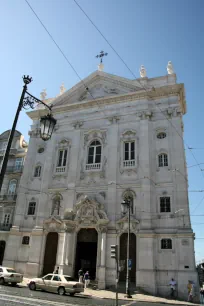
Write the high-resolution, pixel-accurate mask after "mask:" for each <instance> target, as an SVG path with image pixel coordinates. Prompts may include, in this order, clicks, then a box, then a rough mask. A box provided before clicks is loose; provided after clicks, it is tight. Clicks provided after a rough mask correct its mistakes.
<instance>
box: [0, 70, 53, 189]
mask: <svg viewBox="0 0 204 306" xmlns="http://www.w3.org/2000/svg"><path fill="white" fill-rule="evenodd" d="M23 82H24V86H23V91H22V94H21V98H20V101H19V104H18V108H17V111H16V115H15V118H14V121H13V126H12V129H11V131H10V134H9V138H8V143H7V147H6V150H5V153H4V157H3V161H2V167H1V172H0V191H1V188H2V184H3V180H4V175H5V172H6V167H7V163H8V158H9V152H10V149H11V144H12V141H13V137H14V133H15V130H16V125H17V122H18V117H19V114H20V111H21V110H22V108H24V109H28V108H32V109H34V108H35V106H36V104H43V105H44V106H45V107H47V108H48V109H49V114H48V115H47V116H44V117H42V118H41V120H40V136H41V138H42V139H43V140H44V141H46V140H49V139H50V138H51V136H52V132H53V130H54V127H55V124H56V122H57V121H56V119H54V118H53V117H52V115H51V110H52V105H51V106H48V105H47V104H45V103H44V102H43V101H41V100H39V99H37V98H36V97H34V96H32V95H31V94H30V93H29V92H28V91H27V85H28V84H30V83H31V82H32V78H31V77H29V75H27V76H26V75H24V76H23Z"/></svg>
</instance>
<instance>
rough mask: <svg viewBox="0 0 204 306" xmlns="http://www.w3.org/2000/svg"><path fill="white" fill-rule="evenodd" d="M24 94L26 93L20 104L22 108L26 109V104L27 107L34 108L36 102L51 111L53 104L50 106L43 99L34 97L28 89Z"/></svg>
mask: <svg viewBox="0 0 204 306" xmlns="http://www.w3.org/2000/svg"><path fill="white" fill-rule="evenodd" d="M26 94H27V96H26V97H25V98H24V99H23V105H22V106H23V108H24V109H27V106H28V107H29V108H32V109H34V108H35V104H36V103H37V104H43V105H44V106H45V107H47V108H48V109H49V111H50V112H51V110H52V107H53V105H50V106H49V105H47V104H46V103H44V102H43V101H41V100H39V99H38V98H36V97H34V96H33V95H31V94H30V93H29V92H28V91H26Z"/></svg>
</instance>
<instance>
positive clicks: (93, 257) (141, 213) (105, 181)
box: [3, 65, 197, 296]
mask: <svg viewBox="0 0 204 306" xmlns="http://www.w3.org/2000/svg"><path fill="white" fill-rule="evenodd" d="M100 70H101V69H100ZM100 70H98V71H96V72H94V73H92V74H91V75H90V76H88V77H87V78H85V79H84V80H83V82H80V83H78V84H77V85H75V86H74V87H73V88H71V89H70V90H68V91H64V90H62V92H61V94H60V95H59V96H58V97H56V98H55V99H50V100H48V99H47V100H46V99H45V100H44V102H46V103H52V104H53V116H54V117H55V118H56V119H57V125H56V127H55V130H54V132H53V135H52V137H51V140H49V141H47V142H43V140H42V139H41V138H40V136H39V122H38V119H39V116H41V115H44V114H46V109H44V108H42V107H40V108H38V109H36V110H34V111H32V112H29V113H28V116H29V117H30V118H31V119H32V120H33V124H32V127H31V131H30V132H29V134H30V141H29V146H28V152H27V157H26V160H25V164H24V171H23V175H22V178H21V184H20V186H19V194H18V198H17V204H16V211H15V217H14V222H13V226H12V228H11V230H10V235H9V238H8V241H7V245H6V250H5V256H4V263H3V264H4V265H7V266H13V267H15V268H16V269H17V270H18V271H21V272H23V273H24V275H26V276H28V277H33V276H39V275H44V274H46V273H51V272H53V270H54V269H55V268H56V267H57V266H58V267H59V269H60V272H62V273H64V274H68V275H71V276H77V272H78V270H79V269H80V268H83V269H84V271H85V270H89V272H90V276H91V278H92V279H95V280H96V281H97V282H98V287H99V288H105V287H107V286H108V287H110V286H112V285H114V284H115V279H116V269H115V261H114V260H113V259H111V254H110V246H111V245H113V244H118V245H119V253H120V265H121V266H122V267H124V269H122V270H123V271H121V273H120V280H121V281H123V280H125V274H126V270H125V269H126V268H125V267H126V264H125V260H126V248H127V227H128V224H127V214H126V213H124V212H122V209H121V202H122V201H123V199H125V198H127V197H128V198H129V199H130V201H131V220H130V229H131V235H130V258H131V259H132V268H131V271H130V278H131V282H133V283H135V286H137V287H140V288H142V289H144V290H146V291H148V292H150V293H153V294H167V292H169V286H168V284H169V281H170V280H171V278H174V279H175V280H176V281H177V283H178V293H179V295H180V296H182V295H185V294H186V282H187V280H188V279H191V280H194V281H195V282H197V273H196V268H195V258H194V234H193V231H192V228H191V223H190V216H189V203H188V183H187V170H186V162H185V152H184V144H183V138H182V136H183V121H182V117H183V115H184V114H185V113H186V102H185V92H184V85H183V84H177V82H176V75H175V74H174V72H173V70H172V66H171V65H170V68H169V69H168V74H167V75H165V76H162V77H156V78H148V77H146V71H145V68H144V67H142V68H141V71H140V73H141V78H139V79H136V80H129V79H126V78H122V77H118V76H115V75H111V74H108V73H105V72H103V71H100ZM84 84H85V86H84ZM85 87H86V88H85ZM44 98H45V96H44ZM21 186H22V187H21ZM25 190H26V191H25Z"/></svg>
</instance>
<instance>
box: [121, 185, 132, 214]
mask: <svg viewBox="0 0 204 306" xmlns="http://www.w3.org/2000/svg"><path fill="white" fill-rule="evenodd" d="M123 200H124V201H128V203H129V205H130V213H131V215H133V214H134V196H133V193H132V192H131V191H126V192H125V193H124V194H123ZM121 210H122V213H123V214H126V213H127V212H128V206H126V205H125V206H124V205H121Z"/></svg>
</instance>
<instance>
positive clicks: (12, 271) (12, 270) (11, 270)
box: [6, 269, 16, 273]
mask: <svg viewBox="0 0 204 306" xmlns="http://www.w3.org/2000/svg"><path fill="white" fill-rule="evenodd" d="M6 271H7V272H9V273H16V271H15V270H14V269H6Z"/></svg>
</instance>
